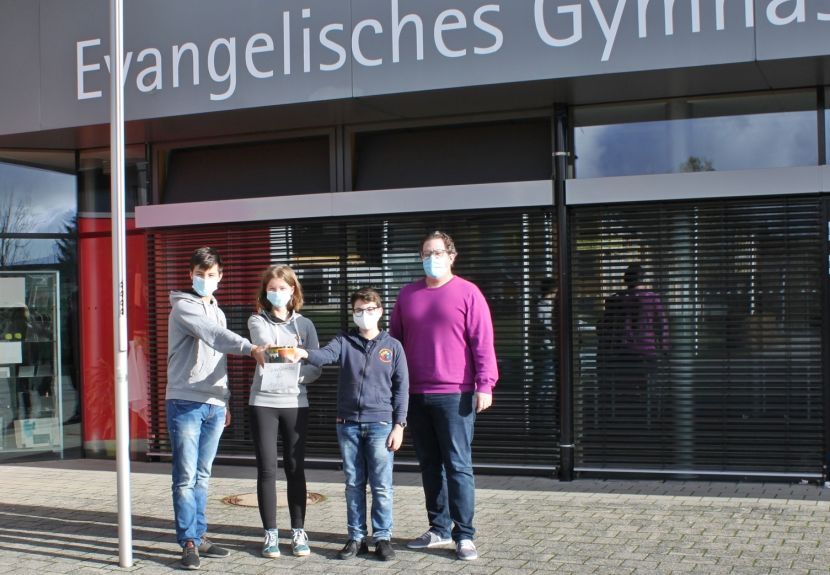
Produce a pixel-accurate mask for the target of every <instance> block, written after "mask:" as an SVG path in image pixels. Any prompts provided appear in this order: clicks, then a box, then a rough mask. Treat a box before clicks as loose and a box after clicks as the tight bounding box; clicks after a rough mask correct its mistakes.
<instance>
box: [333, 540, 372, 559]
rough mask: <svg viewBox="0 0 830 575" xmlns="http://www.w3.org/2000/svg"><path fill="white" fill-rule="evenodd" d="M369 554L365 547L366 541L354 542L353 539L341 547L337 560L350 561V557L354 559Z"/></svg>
mask: <svg viewBox="0 0 830 575" xmlns="http://www.w3.org/2000/svg"><path fill="white" fill-rule="evenodd" d="M368 552H369V547H368V546H367V545H366V540H365V539H364V540H363V541H355V540H354V539H349V540H348V541H347V542H346V544H345V545H344V546H343V549H341V550H340V551H339V552H338V553H337V558H338V559H351V558H352V557H356V556H358V555H366V554H367V553H368Z"/></svg>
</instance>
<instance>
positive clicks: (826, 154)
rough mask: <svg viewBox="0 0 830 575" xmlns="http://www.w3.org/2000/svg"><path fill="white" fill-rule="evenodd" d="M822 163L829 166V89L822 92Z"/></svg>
mask: <svg viewBox="0 0 830 575" xmlns="http://www.w3.org/2000/svg"><path fill="white" fill-rule="evenodd" d="M824 106H825V108H824V162H825V163H826V164H830V109H828V108H827V107H828V106H830V88H826V89H825V90H824Z"/></svg>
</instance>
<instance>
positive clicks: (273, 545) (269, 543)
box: [262, 529, 280, 559]
mask: <svg viewBox="0 0 830 575" xmlns="http://www.w3.org/2000/svg"><path fill="white" fill-rule="evenodd" d="M279 543H280V538H279V535H278V534H277V530H276V529H266V530H265V540H264V541H263V542H262V556H263V557H268V558H269V559H274V558H276V557H279V556H280V544H279Z"/></svg>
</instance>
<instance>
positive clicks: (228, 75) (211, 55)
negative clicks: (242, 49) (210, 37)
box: [208, 36, 236, 100]
mask: <svg viewBox="0 0 830 575" xmlns="http://www.w3.org/2000/svg"><path fill="white" fill-rule="evenodd" d="M220 47H224V48H225V50H227V52H228V69H227V70H225V71H224V72H223V73H221V74H220V73H219V72H218V71H217V70H216V52H217V50H219V48H220ZM208 74H210V78H211V80H213V81H214V82H224V81H226V80H227V81H228V89H227V90H225V91H224V92H223V93H221V94H214V93H213V92H211V93H210V99H211V100H227V99H228V98H230V97H231V96H232V95H233V93H234V92H235V91H236V38H234V37H233V36H231V37H230V38H217V39H216V40H214V41H213V43H212V44H211V45H210V49H209V50H208Z"/></svg>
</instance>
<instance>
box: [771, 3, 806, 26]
mask: <svg viewBox="0 0 830 575" xmlns="http://www.w3.org/2000/svg"><path fill="white" fill-rule="evenodd" d="M793 2H794V3H795V6H793V11H792V13H790V14H789V15H787V16H779V15H778V7H779V6H781V5H782V4H790V3H793ZM806 19H807V14H806V13H805V10H804V0H772V2H770V3H769V5H768V6H767V20H769V21H770V24H774V25H775V26H784V25H785V24H789V23H791V22H804V21H805V20H806Z"/></svg>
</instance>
